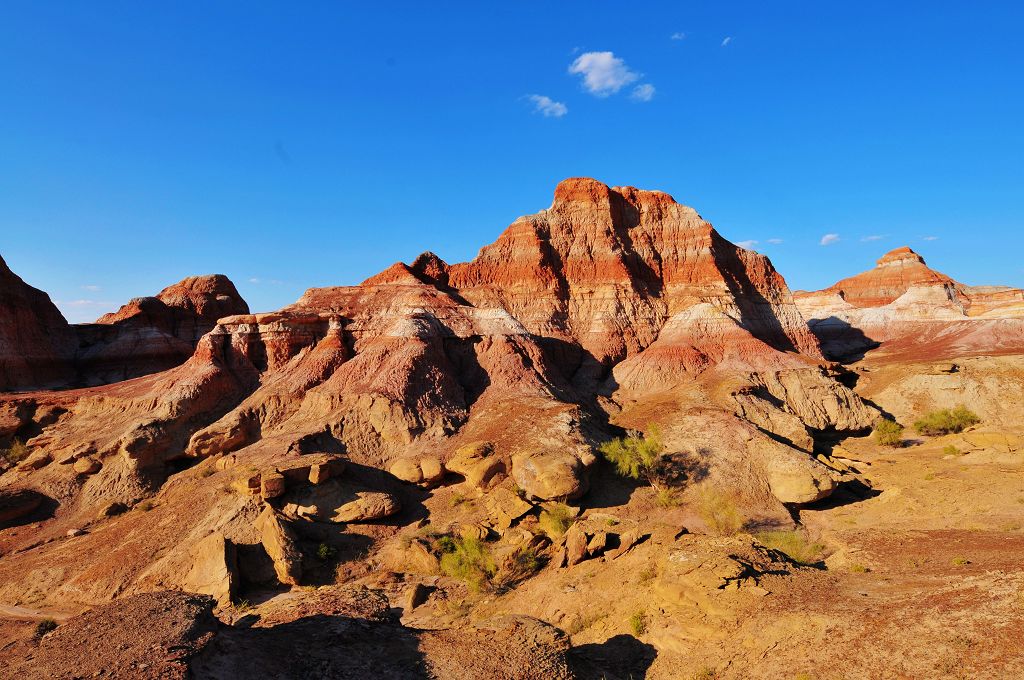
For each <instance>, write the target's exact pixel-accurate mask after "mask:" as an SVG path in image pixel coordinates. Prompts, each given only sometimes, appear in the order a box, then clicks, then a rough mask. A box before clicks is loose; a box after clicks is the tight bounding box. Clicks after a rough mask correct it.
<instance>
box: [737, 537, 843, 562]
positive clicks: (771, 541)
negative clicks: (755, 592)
mask: <svg viewBox="0 0 1024 680" xmlns="http://www.w3.org/2000/svg"><path fill="white" fill-rule="evenodd" d="M754 536H755V538H757V540H758V542H759V543H761V545H763V546H765V547H766V548H771V549H773V550H778V551H779V552H781V553H785V554H786V555H787V556H788V557H789V558H790V559H791V560H793V561H794V562H797V563H798V564H814V563H816V562H818V561H820V560H821V553H822V552H823V551H824V550H825V546H823V545H822V544H820V543H814V542H812V541H810V540H809V539H808V538H807V535H806V534H805V533H804V532H802V531H785V530H780V531H761V532H758V533H756V534H754Z"/></svg>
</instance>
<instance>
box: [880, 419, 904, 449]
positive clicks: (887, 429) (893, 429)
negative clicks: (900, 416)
mask: <svg viewBox="0 0 1024 680" xmlns="http://www.w3.org/2000/svg"><path fill="white" fill-rule="evenodd" d="M874 432H875V441H876V442H878V443H879V444H881V445H882V446H901V445H902V444H903V426H902V425H900V424H899V423H897V422H896V421H895V420H889V419H888V418H881V419H879V420H878V422H876V423H875V430H874Z"/></svg>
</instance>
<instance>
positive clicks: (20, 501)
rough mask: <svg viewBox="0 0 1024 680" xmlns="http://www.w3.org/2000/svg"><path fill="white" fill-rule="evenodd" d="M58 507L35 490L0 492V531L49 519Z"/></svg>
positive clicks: (50, 499) (54, 502)
mask: <svg viewBox="0 0 1024 680" xmlns="http://www.w3.org/2000/svg"><path fill="white" fill-rule="evenodd" d="M59 505H60V504H59V503H58V502H57V501H56V500H54V499H53V498H50V497H49V496H47V495H46V494H44V493H41V492H39V491H36V490H35V489H9V490H5V491H0V529H7V528H9V527H16V526H21V525H22V524H31V523H32V522H41V521H42V520H44V519H49V518H50V517H53V513H54V512H55V511H56V510H57V507H58V506H59Z"/></svg>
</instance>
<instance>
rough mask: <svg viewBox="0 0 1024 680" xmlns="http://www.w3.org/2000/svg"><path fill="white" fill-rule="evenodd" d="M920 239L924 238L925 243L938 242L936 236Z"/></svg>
mask: <svg viewBox="0 0 1024 680" xmlns="http://www.w3.org/2000/svg"><path fill="white" fill-rule="evenodd" d="M922 238H924V240H925V241H938V240H939V237H938V236H924V237H922Z"/></svg>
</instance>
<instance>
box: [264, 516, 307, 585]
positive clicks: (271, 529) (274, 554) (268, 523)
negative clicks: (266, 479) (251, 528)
mask: <svg viewBox="0 0 1024 680" xmlns="http://www.w3.org/2000/svg"><path fill="white" fill-rule="evenodd" d="M256 529H257V530H259V532H260V542H261V543H262V544H263V549H264V550H266V551H267V555H269V556H270V559H271V560H272V561H273V563H274V573H276V574H277V579H278V580H279V581H280V582H281V583H284V584H287V585H298V584H299V581H300V580H301V579H302V551H301V550H299V541H298V537H297V536H296V535H295V531H294V529H292V527H291V525H289V524H288V522H287V520H285V519H284V518H283V517H282V516H281V515H280V514H279V513H278V512H277V511H276V510H274V508H272V507H270V506H269V505H268V506H266V507H264V508H263V512H262V513H260V516H259V517H257V518H256Z"/></svg>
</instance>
